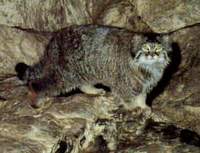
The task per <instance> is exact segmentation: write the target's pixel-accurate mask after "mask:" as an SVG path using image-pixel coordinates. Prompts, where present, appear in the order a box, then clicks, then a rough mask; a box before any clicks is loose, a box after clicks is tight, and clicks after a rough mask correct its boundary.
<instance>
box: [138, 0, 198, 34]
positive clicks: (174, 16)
mask: <svg viewBox="0 0 200 153" xmlns="http://www.w3.org/2000/svg"><path fill="white" fill-rule="evenodd" d="M136 5H137V10H138V15H139V16H141V17H142V19H143V20H144V22H145V23H147V25H148V26H149V27H150V28H151V29H152V30H153V31H154V32H157V33H166V32H171V31H175V30H177V29H180V28H183V27H186V26H190V25H194V24H196V23H199V22H200V1H198V0H185V1H182V0H168V1H164V0H161V1H158V0H155V1H147V0H136Z"/></svg>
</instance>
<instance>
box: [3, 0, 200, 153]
mask: <svg viewBox="0 0 200 153" xmlns="http://www.w3.org/2000/svg"><path fill="white" fill-rule="evenodd" d="M199 8H200V3H199V1H197V0H196V1H195V0H185V1H181V0H178V1H175V0H169V1H164V0H162V1H146V0H136V1H134V0H114V1H111V0H104V1H103V0H91V1H85V0H78V1H74V0H62V1H61V0H60V1H55V0H50V1H41V0H35V1H30V2H28V1H23V0H17V1H16V0H15V1H14V0H9V1H8V0H0V25H1V26H0V129H1V130H0V148H1V150H0V152H2V153H19V152H26V153H36V152H37V153H50V152H51V153H64V152H65V153H66V152H67V150H69V151H70V150H73V152H78V151H77V150H80V152H88V153H89V152H90V153H91V152H93V153H94V152H104V153H106V152H108V148H114V147H117V149H118V152H119V153H132V152H136V153H144V152H145V153H165V152H166V153H178V152H181V153H199V150H200V124H199V123H200V103H199V99H200V97H199V92H200V82H199V78H200V52H199V48H200V41H199V38H200V26H199V25H198V24H197V23H199V22H200V21H199V20H200V18H199V17H200V15H199V13H200V12H199V10H200V9H199ZM87 23H92V24H105V25H113V26H118V27H123V28H127V29H130V30H132V31H137V32H138V31H140V32H152V31H153V32H157V33H163V32H164V33H166V32H171V33H170V37H171V38H172V39H173V41H174V44H173V48H174V50H173V52H172V63H171V65H170V66H169V68H168V69H167V71H166V73H165V75H164V77H163V79H162V80H161V82H160V83H159V85H158V86H157V88H156V89H154V91H153V92H152V93H151V94H150V95H149V96H148V103H149V104H150V105H152V108H153V113H152V114H151V115H150V116H146V114H144V113H143V112H142V113H141V112H140V111H138V110H137V109H136V110H133V111H125V110H123V109H121V108H120V107H119V105H118V100H117V99H115V97H112V96H111V95H109V94H107V95H106V96H105V97H102V96H100V97H88V96H86V95H84V94H80V93H79V94H75V95H72V96H69V97H67V98H63V97H62V98H61V97H59V98H50V99H44V103H43V105H42V106H41V108H39V109H33V108H32V107H30V105H29V104H28V102H27V101H28V99H27V95H28V91H27V88H26V87H25V86H23V85H22V83H21V82H20V81H19V80H18V79H17V78H16V77H15V76H13V75H14V74H15V72H14V67H15V64H16V63H18V62H25V63H27V64H33V63H35V62H37V61H38V60H39V58H40V56H42V54H43V51H44V50H45V48H46V45H47V44H48V41H49V40H50V38H51V36H52V33H49V32H48V31H56V30H58V29H60V28H63V27H65V26H68V25H71V24H87ZM194 24H195V25H196V24H197V25H196V26H194ZM188 26H189V27H188ZM16 27H18V28H16ZM180 28H181V29H180ZM27 29H32V30H27ZM36 31H39V32H36ZM42 31H47V32H42ZM172 31H175V32H172ZM5 76H6V77H10V78H8V79H6V80H4V79H5ZM2 80H3V81H2ZM72 140H73V147H72ZM69 151H68V152H69Z"/></svg>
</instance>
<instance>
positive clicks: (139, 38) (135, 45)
mask: <svg viewBox="0 0 200 153" xmlns="http://www.w3.org/2000/svg"><path fill="white" fill-rule="evenodd" d="M146 41H147V38H146V37H145V36H144V35H142V34H135V35H134V36H133V38H132V41H131V45H132V48H131V54H132V56H135V54H136V53H137V52H138V51H139V50H140V48H141V46H142V44H144V43H145V42H146Z"/></svg>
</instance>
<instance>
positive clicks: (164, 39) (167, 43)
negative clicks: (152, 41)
mask: <svg viewBox="0 0 200 153" xmlns="http://www.w3.org/2000/svg"><path fill="white" fill-rule="evenodd" d="M157 40H158V41H159V42H160V43H161V44H162V45H163V46H164V47H165V48H166V49H167V51H169V52H171V51H172V39H171V38H170V36H169V35H167V34H165V35H161V36H158V37H157Z"/></svg>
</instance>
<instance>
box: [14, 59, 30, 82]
mask: <svg viewBox="0 0 200 153" xmlns="http://www.w3.org/2000/svg"><path fill="white" fill-rule="evenodd" d="M29 68H30V66H28V65H27V64H25V63H18V64H17V65H16V66H15V71H16V73H17V77H18V78H19V79H20V80H22V81H24V80H27V74H26V71H27V70H28V69H29Z"/></svg>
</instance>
